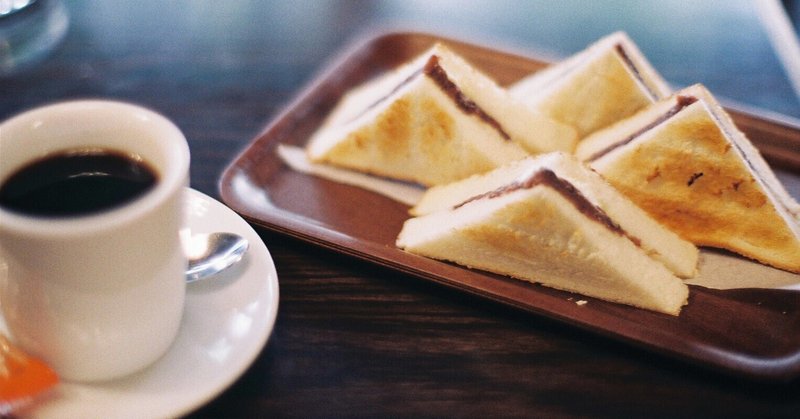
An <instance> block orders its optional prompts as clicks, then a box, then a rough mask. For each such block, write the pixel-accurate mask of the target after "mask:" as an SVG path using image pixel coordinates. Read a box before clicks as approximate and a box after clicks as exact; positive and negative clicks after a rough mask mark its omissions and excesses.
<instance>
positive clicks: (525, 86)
mask: <svg viewBox="0 0 800 419" xmlns="http://www.w3.org/2000/svg"><path fill="white" fill-rule="evenodd" d="M509 92H510V93H511V95H512V96H514V97H516V98H518V99H519V100H521V101H523V102H525V103H526V104H528V105H530V106H532V107H533V108H534V109H536V110H538V111H540V112H542V113H544V114H546V115H548V116H550V117H552V118H553V119H555V120H557V121H560V122H563V123H565V124H567V125H570V126H572V127H573V128H575V130H576V131H577V133H578V138H583V137H584V136H586V135H588V134H590V133H592V132H594V131H596V130H598V129H600V128H604V127H606V126H608V125H610V124H611V123H613V122H616V121H617V120H619V119H622V118H625V117H627V116H630V115H631V114H633V113H634V112H636V111H638V110H640V109H642V108H644V107H645V106H648V105H650V104H652V103H653V102H656V101H658V100H661V99H663V98H665V97H666V96H668V95H669V94H670V88H669V86H668V85H667V83H666V82H665V81H664V80H663V79H662V78H661V76H660V75H659V74H658V72H657V71H656V70H655V69H654V68H653V66H652V65H651V64H650V62H649V61H648V60H647V58H646V57H645V56H644V55H643V54H642V52H641V51H640V50H639V48H638V47H637V46H636V44H635V43H634V42H633V41H632V40H631V39H630V38H629V37H628V36H627V35H626V34H625V33H624V32H615V33H613V34H611V35H608V36H606V37H604V38H601V39H600V40H598V41H596V42H595V43H593V44H592V45H590V46H589V47H587V48H586V49H584V50H583V51H581V52H578V53H576V54H574V55H572V56H571V57H569V58H567V59H565V60H564V61H561V62H559V63H556V64H553V65H551V66H549V67H547V68H545V69H544V70H542V71H539V72H536V73H533V74H532V75H529V76H527V77H525V78H523V79H521V80H519V81H518V82H516V83H515V84H513V85H511V86H510V87H509Z"/></svg>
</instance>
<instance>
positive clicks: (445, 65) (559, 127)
mask: <svg viewBox="0 0 800 419" xmlns="http://www.w3.org/2000/svg"><path fill="white" fill-rule="evenodd" d="M575 141H576V134H575V132H574V130H573V129H572V128H570V127H568V126H565V125H563V124H560V123H557V122H555V121H553V120H552V119H550V118H548V117H546V116H544V115H541V114H539V113H538V112H535V111H533V110H531V109H529V108H528V107H526V106H521V105H520V104H519V103H518V102H517V101H516V100H515V99H513V98H511V97H510V95H509V94H508V92H507V91H506V90H505V89H503V88H501V87H499V86H498V85H497V84H496V83H495V82H494V81H493V80H492V79H490V78H489V77H488V76H486V75H484V74H483V73H481V72H480V71H478V70H477V69H475V68H474V67H472V66H471V65H470V64H469V63H468V62H467V61H465V60H464V59H463V58H461V57H460V56H458V55H457V54H455V53H454V52H452V51H451V50H450V49H449V48H447V47H446V46H444V45H442V44H437V45H434V46H433V47H432V48H431V49H429V50H428V51H426V52H425V53H423V54H421V55H420V56H419V57H417V58H416V59H414V60H412V61H411V62H409V63H406V64H405V65H403V66H401V67H400V68H398V69H396V70H395V71H392V72H389V73H387V74H385V75H382V76H379V77H378V78H377V79H374V80H372V81H369V82H367V83H366V84H365V85H362V86H359V87H357V88H355V89H353V90H352V91H350V92H348V93H346V94H345V96H344V97H343V98H342V99H341V100H340V102H339V103H338V104H337V105H336V107H335V108H334V110H333V111H332V113H331V114H330V115H329V117H328V118H327V120H326V121H325V122H324V123H323V125H322V126H321V127H320V129H319V130H317V132H315V134H314V135H312V137H311V138H310V140H309V142H308V144H307V146H306V151H307V155H308V157H309V159H310V160H311V161H312V162H316V163H329V164H332V165H337V166H341V167H345V168H349V169H352V170H357V171H362V172H366V173H371V174H374V175H379V176H384V177H388V178H392V179H399V180H404V181H410V182H415V183H419V184H421V185H424V186H430V185H436V184H442V183H447V182H451V181H454V180H457V179H461V178H464V177H466V176H469V175H472V174H475V173H482V172H486V171H488V170H491V169H493V168H495V167H498V166H500V165H502V164H505V163H508V162H510V161H514V160H518V159H521V158H524V157H525V156H528V155H530V154H531V153H542V152H548V151H553V150H572V149H573V148H574V145H575Z"/></svg>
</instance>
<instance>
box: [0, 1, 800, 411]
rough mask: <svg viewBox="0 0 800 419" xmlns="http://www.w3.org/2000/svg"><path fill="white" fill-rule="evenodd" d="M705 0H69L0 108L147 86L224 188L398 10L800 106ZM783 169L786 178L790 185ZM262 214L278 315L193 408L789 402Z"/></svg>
mask: <svg viewBox="0 0 800 419" xmlns="http://www.w3.org/2000/svg"><path fill="white" fill-rule="evenodd" d="M45 1H46V0H45ZM480 3H485V4H480ZM706 3H710V2H690V1H676V2H666V1H663V0H661V1H643V2H639V1H636V2H634V1H630V2H627V1H621V0H620V1H609V2H584V1H579V0H575V1H559V2H549V1H542V2H522V1H518V2H514V1H492V2H450V1H441V2H413V1H407V0H398V1H305V0H302V1H291V2H281V1H274V2H273V1H255V0H253V1H238V0H234V1H212V0H208V1H175V2H164V1H160V0H140V1H131V2H121V1H102V2H101V1H97V0H95V1H89V0H87V1H81V0H74V1H67V2H66V6H67V8H68V11H69V15H70V27H69V30H68V32H67V34H66V37H65V39H64V41H63V42H62V43H61V44H60V45H59V47H58V48H57V49H56V50H55V51H53V53H52V54H51V55H50V56H49V57H48V58H47V59H45V60H44V61H42V62H41V63H39V64H38V65H36V66H34V67H32V68H31V69H29V70H28V71H26V72H24V73H21V74H16V75H13V76H10V77H5V78H0V119H5V118H6V117H8V116H11V115H13V114H15V113H18V112H20V111H22V110H25V109H28V108H31V107H34V106H38V105H41V104H45V103H48V102H52V101H57V100H64V99H74V98H86V97H103V98H113V99H121V100H127V101H132V102H136V103H140V104H143V105H145V106H148V107H150V108H153V109H155V110H157V111H159V112H161V113H163V114H165V115H166V116H168V117H169V118H171V119H172V120H173V121H174V122H175V123H176V124H177V125H178V126H180V127H181V129H182V130H183V131H184V133H185V134H186V136H187V138H188V140H189V142H190V145H191V150H192V171H191V183H192V187H194V188H195V189H197V190H200V191H202V192H204V193H206V194H209V195H211V196H214V197H219V192H218V189H217V182H218V180H219V177H220V174H221V173H222V171H223V169H224V168H225V166H226V165H227V164H228V163H229V162H230V161H231V160H232V159H233V158H234V156H236V155H237V154H238V152H240V151H241V150H242V149H243V148H244V147H245V146H246V145H247V144H248V143H249V142H250V140H251V139H252V138H254V137H255V136H256V135H257V134H258V133H259V132H260V131H261V130H262V129H263V128H264V126H265V125H266V124H267V123H268V122H269V121H270V120H271V118H273V117H274V116H276V115H277V113H278V112H279V111H280V110H281V109H282V108H283V107H285V106H286V105H287V104H288V103H289V101H290V100H291V98H292V97H293V96H294V95H296V94H297V92H298V91H299V90H300V89H301V88H302V87H303V86H304V85H306V83H308V82H310V81H311V80H312V79H313V78H314V76H315V75H317V74H318V73H319V71H321V70H322V69H323V68H325V66H326V65H327V64H328V63H329V62H330V60H332V59H334V58H335V57H336V55H337V52H338V51H339V50H341V49H342V48H345V47H346V46H348V45H350V44H351V43H352V42H354V41H357V40H358V39H361V38H363V37H364V36H366V35H368V34H371V33H373V31H375V30H389V29H396V28H402V29H409V28H411V29H421V30H425V31H429V32H436V33H441V34H445V35H448V36H451V37H459V38H462V39H466V40H469V41H472V42H478V43H482V44H488V45H495V46H497V47H499V48H504V49H510V50H514V51H519V52H521V53H527V54H531V55H533V54H537V55H538V56H539V57H542V58H558V57H563V56H566V55H568V54H570V53H572V52H575V51H578V50H580V49H581V48H583V47H584V46H585V45H586V44H588V43H590V42H591V41H593V40H594V39H596V38H598V37H600V36H602V35H605V34H607V33H610V32H612V31H614V30H618V29H624V30H626V31H628V33H629V34H630V35H631V36H632V37H633V38H634V39H635V40H636V41H637V43H638V44H639V46H640V47H641V48H642V49H643V50H644V52H645V54H646V55H647V56H648V57H649V58H650V59H651V61H652V62H653V64H654V65H655V66H656V67H657V68H658V69H659V70H660V71H661V72H662V73H663V75H664V76H665V78H666V79H667V80H669V81H670V82H671V83H673V84H674V85H675V86H684V85H688V84H690V83H694V82H702V83H704V84H706V85H707V86H708V87H709V88H710V89H711V90H712V91H713V92H715V93H716V94H717V95H718V96H720V97H721V98H724V99H725V100H730V101H735V102H739V103H742V104H745V105H748V106H754V107H758V108H762V109H766V110H768V111H770V112H777V113H780V114H783V115H788V116H790V117H799V116H800V104H798V101H797V96H796V95H795V93H794V91H793V90H792V87H791V84H790V83H789V81H788V79H787V76H786V73H785V71H784V69H783V68H782V67H781V63H780V61H779V59H778V58H777V56H776V54H775V53H774V52H773V49H772V47H771V45H770V43H769V38H768V36H767V34H766V33H765V31H764V30H763V27H762V26H761V23H760V22H759V20H758V18H757V17H756V16H755V14H754V11H753V10H752V8H753V7H754V6H753V5H752V4H750V3H749V2H744V1H734V2H724V4H718V5H717V6H712V5H710V4H706ZM0 135H1V134H0ZM792 169H793V168H785V169H784V170H782V171H781V178H782V179H784V181H785V182H787V183H788V184H790V186H789V188H790V190H792V193H793V194H794V195H795V196H798V195H799V193H798V191H799V190H800V189H799V188H798V183H799V182H798V180H797V179H798V178H797V176H796V175H793V174H791V173H790V172H791V171H792ZM794 169H797V168H794ZM257 231H258V232H259V234H260V235H261V237H262V238H263V240H264V242H265V243H266V244H267V246H268V248H269V250H270V252H271V254H272V257H273V258H274V260H275V264H276V266H277V270H278V274H279V281H280V288H281V290H280V292H281V295H280V309H279V314H278V320H277V324H276V325H275V329H274V332H273V334H272V336H271V338H270V340H269V342H268V344H267V346H266V347H265V349H264V350H263V352H262V353H261V354H260V356H259V357H258V358H257V359H256V361H255V363H254V364H253V365H252V367H251V368H250V369H249V370H248V371H247V372H246V373H245V374H244V375H243V376H242V377H241V378H240V379H239V380H238V381H236V382H235V384H233V385H232V386H231V387H230V388H229V389H227V390H226V391H225V392H224V393H222V394H221V395H220V396H219V397H218V398H216V399H215V400H213V401H211V402H210V403H209V404H208V405H206V406H204V407H202V408H200V409H199V410H197V411H196V412H194V413H193V416H196V417H261V416H264V417H270V416H272V417H275V416H303V417H328V416H359V417H381V416H437V417H441V416H457V417H458V416H470V417H486V416H532V417H558V416H567V417H581V416H584V417H591V416H611V417H657V416H666V417H694V416H701V417H709V416H710V417H715V416H719V417H742V416H744V417H780V416H785V417H798V415H800V382H797V381H795V382H791V383H785V384H760V383H754V382H749V381H745V380H740V379H735V378H732V377H729V376H726V375H722V374H719V373H715V372H712V371H709V370H706V369H703V368H698V367H696V366H691V365H688V364H685V363H683V362H681V361H677V360H672V359H668V358H665V357H662V356H659V355H656V354H653V353H649V352H646V351H644V350H641V349H637V348H634V347H632V346H630V345H627V344H624V343H619V342H616V341H613V340H609V339H606V338H603V337H600V336H596V335H593V334H591V333H588V332H584V331H579V330H577V329H573V328H570V327H568V326H564V325H562V324H560V323H557V322H555V321H552V320H548V319H544V318H540V317H536V316H533V315H530V314H525V313H521V312H518V311H516V310H513V309H510V308H505V307H503V306H500V305H498V304H495V303H491V302H487V301H484V300H481V299H479V298H477V297H472V296H468V295H465V294H461V293H457V292H454V291H452V290H449V289H444V288H442V287H440V286H437V285H433V284H430V283H427V282H424V281H422V280H419V279H415V278H412V277H409V276H407V275H404V274H401V273H397V272H394V271H391V270H388V269H385V268H380V267H377V266H373V265H370V264H367V263H364V262H360V261H356V260H354V259H351V258H348V257H345V256H341V255H338V254H335V253H333V252H331V251H328V250H323V249H320V248H316V247H313V246H311V245H309V244H306V243H303V242H300V241H297V240H295V239H290V238H287V237H284V236H282V235H279V234H276V233H273V232H270V231H266V230H264V229H260V228H259V229H258V230H257ZM798 332H800V329H798Z"/></svg>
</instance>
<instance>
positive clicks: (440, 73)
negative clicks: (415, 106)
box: [354, 55, 511, 140]
mask: <svg viewBox="0 0 800 419" xmlns="http://www.w3.org/2000/svg"><path fill="white" fill-rule="evenodd" d="M420 74H425V75H426V76H428V77H430V78H431V80H433V81H434V83H436V85H437V86H439V88H440V89H442V91H443V92H444V93H445V94H446V95H447V96H448V97H449V98H450V99H452V100H453V102H454V103H455V104H456V106H458V108H459V109H461V111H463V112H464V113H466V114H467V115H475V116H477V117H478V118H480V119H481V120H482V121H483V122H485V123H487V124H489V126H491V127H492V128H494V129H495V131H497V133H498V134H500V136H501V137H503V139H505V140H510V139H511V136H510V135H508V133H507V132H506V131H505V130H504V129H503V127H502V126H501V125H500V123H499V122H497V120H496V119H494V118H492V117H491V116H490V115H489V114H487V113H486V112H485V111H484V110H483V109H481V107H480V106H478V104H477V103H475V102H474V101H473V100H472V99H470V98H468V97H467V96H466V95H465V94H464V92H462V91H461V89H459V88H458V86H456V84H455V83H453V81H452V80H450V78H449V77H447V72H446V71H445V70H444V68H442V66H441V65H439V57H438V56H436V55H431V57H430V58H429V59H428V61H427V62H426V63H425V66H423V67H422V68H421V69H419V70H417V71H415V72H414V73H412V74H411V75H410V76H408V77H407V78H406V79H405V80H403V81H402V82H401V83H399V84H398V85H397V86H395V87H394V88H393V89H392V90H391V91H390V92H389V93H388V94H386V96H383V97H381V98H380V99H378V100H376V101H375V102H374V103H372V104H371V105H369V106H367V107H366V108H364V111H363V112H361V113H360V114H358V116H356V118H354V119H357V118H359V117H361V116H362V115H364V114H365V113H367V112H368V111H369V110H370V109H372V108H374V107H375V106H377V105H378V104H379V103H381V102H383V101H385V100H386V99H388V98H389V97H391V96H393V95H394V94H395V93H397V91H399V90H400V89H401V88H403V86H405V85H407V84H408V83H410V82H411V80H413V79H415V78H416V77H417V76H419V75H420Z"/></svg>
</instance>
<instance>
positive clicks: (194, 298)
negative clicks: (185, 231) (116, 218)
mask: <svg viewBox="0 0 800 419" xmlns="http://www.w3.org/2000/svg"><path fill="white" fill-rule="evenodd" d="M186 192H187V193H186V210H187V223H188V227H189V228H190V229H191V230H192V233H209V232H212V231H220V230H225V231H231V232H235V233H239V234H241V235H243V236H244V237H246V238H247V239H248V240H249V241H250V250H249V251H248V253H247V255H246V256H245V258H244V259H243V260H242V262H240V263H239V264H238V265H235V266H234V267H232V268H230V269H229V270H227V271H224V272H223V273H221V274H220V275H219V276H218V277H215V278H213V279H210V280H207V281H200V282H196V283H192V284H189V285H187V289H186V309H185V312H184V318H183V324H182V326H181V330H180V332H179V334H178V337H177V339H176V340H175V342H174V343H173V345H172V347H171V349H170V350H169V352H168V353H167V354H166V355H164V357H163V358H161V359H160V360H159V361H158V362H156V363H155V364H153V365H151V366H150V367H148V368H147V369H145V370H144V371H142V372H140V373H137V374H135V375H132V376H129V377H126V378H124V379H120V380H114V381H109V382H104V383H100V384H77V383H68V382H65V383H61V384H59V385H58V386H57V387H56V389H55V391H53V392H51V393H49V394H48V395H47V396H46V397H45V398H43V399H40V400H37V402H36V403H34V404H33V405H31V406H30V407H29V408H28V409H26V410H24V411H22V412H19V413H20V414H21V415H22V416H26V417H27V416H35V417H45V418H46V417H54V418H55V417H57V418H65V417H115V418H118V417H128V416H133V417H175V416H182V415H185V414H187V413H189V412H191V411H192V410H194V409H196V408H198V407H200V406H202V405H203V404H205V403H207V402H208V401H209V400H211V399H212V398H214V397H216V396H217V395H219V394H220V393H222V391H223V390H225V389H226V388H227V387H228V386H230V385H231V384H232V383H233V382H234V381H235V380H236V379H237V378H238V377H239V376H240V375H242V373H244V371H245V370H246V369H247V368H248V367H249V366H250V364H252V362H253V361H254V360H255V358H256V357H257V356H258V354H259V353H260V352H261V350H262V349H263V347H264V345H265V344H266V342H267V339H268V338H269V335H270V333H271V332H272V328H273V326H274V325H275V319H276V316H277V313H278V274H277V272H276V271H275V265H274V263H273V261H272V257H271V256H270V254H269V251H268V250H267V247H266V246H265V245H264V242H263V241H262V240H261V238H260V237H259V236H258V235H257V234H256V232H255V231H253V229H252V228H251V227H250V225H248V224H247V222H245V221H244V220H243V219H242V218H241V217H239V216H238V215H237V214H236V213H235V212H233V211H232V210H231V209H229V208H228V207H226V206H225V205H223V204H221V203H219V202H218V201H216V200H214V199H213V198H211V197H209V196H207V195H204V194H202V193H200V192H198V191H195V190H193V189H187V191H186ZM0 330H2V331H3V332H7V328H6V325H5V322H4V321H3V320H2V317H0Z"/></svg>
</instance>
